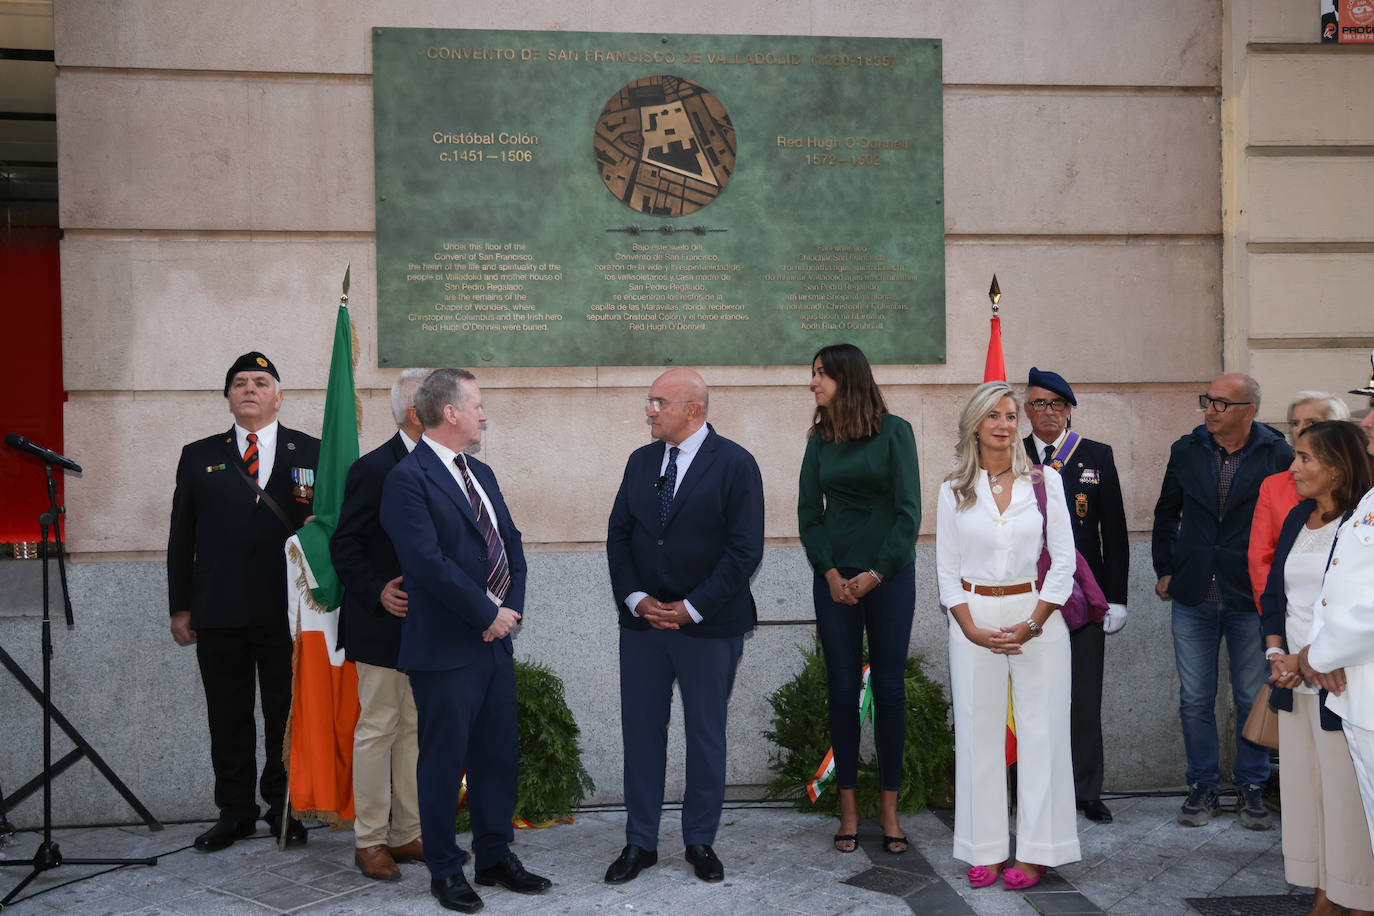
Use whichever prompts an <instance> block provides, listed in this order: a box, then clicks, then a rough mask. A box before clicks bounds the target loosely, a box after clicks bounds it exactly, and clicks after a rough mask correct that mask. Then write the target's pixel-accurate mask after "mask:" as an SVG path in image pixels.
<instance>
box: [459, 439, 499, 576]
mask: <svg viewBox="0 0 1374 916" xmlns="http://www.w3.org/2000/svg"><path fill="white" fill-rule="evenodd" d="M453 463H454V464H456V465H458V470H459V472H460V473H461V474H462V475H463V488H464V489H466V490H467V491H468V502H469V503H471V504H472V514H473V515H475V516H477V527H478V529H479V530H480V531H481V532H482V537H483V538H485V539H486V542H487V590H488V591H490V592H491V593H492V594H493V595H495V596H496V600H497V601H503V600H505V597H506V591H507V590H508V589H509V588H510V565H509V564H508V563H507V562H506V548H505V546H504V545H502V543H501V536H500V535H499V534H497V533H496V526H495V525H494V524H492V520H491V516H490V515H489V514H488V513H487V506H486V503H484V502H482V497H481V496H480V495H478V493H477V488H476V487H475V486H473V485H472V477H471V476H469V475H468V463H467V461H466V460H464V458H463V456H462V455H455V456H454V458H453Z"/></svg>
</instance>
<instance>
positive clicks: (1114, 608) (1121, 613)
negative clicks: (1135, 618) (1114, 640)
mask: <svg viewBox="0 0 1374 916" xmlns="http://www.w3.org/2000/svg"><path fill="white" fill-rule="evenodd" d="M1125 625H1126V605H1124V604H1108V605H1107V613H1106V614H1105V615H1104V616H1103V618H1102V629H1103V630H1105V631H1106V632H1108V633H1117V632H1120V630H1121V628H1122V627H1124V626H1125Z"/></svg>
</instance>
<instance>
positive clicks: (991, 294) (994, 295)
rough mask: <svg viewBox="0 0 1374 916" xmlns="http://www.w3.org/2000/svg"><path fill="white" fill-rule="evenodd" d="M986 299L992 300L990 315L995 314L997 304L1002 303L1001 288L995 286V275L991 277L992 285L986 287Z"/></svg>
mask: <svg viewBox="0 0 1374 916" xmlns="http://www.w3.org/2000/svg"><path fill="white" fill-rule="evenodd" d="M988 298H989V299H990V300H992V313H993V314H994V315H996V314H997V303H999V302H1001V301H1002V287H1000V286H998V285H997V274H993V275H992V285H991V286H989V287H988Z"/></svg>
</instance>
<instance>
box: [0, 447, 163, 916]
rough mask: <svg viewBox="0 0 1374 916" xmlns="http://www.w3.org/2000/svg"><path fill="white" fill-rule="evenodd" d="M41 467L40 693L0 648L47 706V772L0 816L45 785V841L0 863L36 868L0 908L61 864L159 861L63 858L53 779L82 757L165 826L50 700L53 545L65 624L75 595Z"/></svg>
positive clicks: (52, 486)
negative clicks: (61, 747)
mask: <svg viewBox="0 0 1374 916" xmlns="http://www.w3.org/2000/svg"><path fill="white" fill-rule="evenodd" d="M43 468H44V470H45V471H46V472H47V475H48V510H47V511H46V512H44V513H42V514H41V515H39V516H38V525H39V529H40V530H41V532H42V536H43V539H42V542H41V543H42V552H43V687H42V689H41V691H40V689H39V688H38V686H37V685H35V684H34V683H33V681H32V680H30V678H29V677H28V675H27V674H25V673H24V670H23V669H22V668H20V667H19V665H18V664H17V663H16V662H15V661H14V659H13V658H11V657H10V656H9V654H8V653H6V652H5V650H4V649H3V648H0V663H3V664H4V666H5V667H6V668H8V669H9V670H10V673H12V674H13V675H14V676H15V678H16V679H17V680H18V681H19V682H20V683H21V684H22V685H23V686H24V688H25V689H26V690H28V692H29V693H30V694H32V695H33V697H34V699H36V700H38V701H39V703H41V704H42V706H43V772H42V773H41V774H39V775H38V776H36V777H34V778H33V779H31V780H29V782H28V783H26V784H25V785H23V786H21V787H20V788H19V790H18V791H17V792H13V793H11V794H10V797H9V798H8V799H4V800H3V806H0V819H3V817H4V814H5V813H6V812H7V811H9V810H10V809H11V808H13V807H14V805H16V804H17V803H18V802H19V801H20V800H22V799H23V798H26V797H27V796H28V795H29V794H30V793H32V792H33V790H34V789H35V788H36V787H37V786H38V785H42V787H43V841H42V842H41V843H39V844H38V850H37V852H35V853H34V856H33V858H32V859H30V860H23V859H14V860H5V861H0V867H3V866H23V865H29V866H32V869H33V870H32V871H31V872H29V875H28V877H26V878H24V880H23V881H20V882H19V884H17V885H16V886H15V887H14V889H13V890H11V891H10V892H9V893H8V894H7V895H6V896H5V898H4V899H3V900H0V910H3V909H4V908H5V907H6V906H8V905H9V903H10V901H11V900H13V899H14V898H15V897H16V896H18V894H19V892H20V891H22V890H23V889H24V888H25V887H27V886H28V885H29V882H31V881H33V879H34V878H37V877H38V876H39V875H40V874H42V873H43V872H45V871H48V870H50V869H54V868H57V867H58V866H60V865H156V864H157V858H156V857H155V856H154V857H151V858H144V859H64V858H63V857H62V851H61V849H59V848H58V845H57V844H56V843H54V842H53V840H52V780H53V777H54V776H56V775H57V774H58V773H61V772H62V771H63V770H65V769H66V768H67V767H69V766H71V765H72V764H73V763H75V762H76V761H77V760H79V759H81V757H83V756H85V757H87V758H89V759H90V761H91V763H92V764H93V765H94V766H95V767H96V769H98V770H99V771H100V772H101V774H102V775H104V777H105V779H106V780H107V781H108V782H109V783H110V785H112V786H113V787H114V788H115V789H116V790H117V791H118V792H119V793H120V794H121V795H123V796H124V799H125V800H126V801H127V802H129V804H130V805H132V806H133V807H134V810H136V811H137V812H138V814H139V816H140V817H142V818H143V821H144V823H146V824H147V825H148V829H149V830H154V831H156V830H161V829H162V824H161V823H159V822H158V820H157V818H155V817H153V815H152V813H151V812H149V811H148V809H147V808H145V807H144V806H143V804H142V802H140V801H139V800H138V798H137V797H135V796H134V794H133V792H131V791H129V788H128V786H126V785H124V783H123V782H121V781H120V779H119V777H118V776H116V775H115V773H114V770H112V769H110V767H109V765H108V764H107V763H105V761H104V760H103V759H101V757H100V755H99V754H97V753H96V752H95V749H94V748H92V747H91V746H90V744H89V743H88V742H87V741H86V739H85V738H83V737H81V733H80V732H78V731H77V730H76V728H75V727H74V726H73V725H72V724H71V723H70V722H69V721H67V719H66V717H64V716H63V715H62V714H61V713H60V712H58V711H57V709H56V708H54V706H53V703H52V652H53V648H52V619H51V615H50V613H49V609H50V601H49V596H48V556H49V553H50V551H51V550H52V549H53V548H56V554H57V571H58V576H59V578H60V580H61V583H62V602H63V606H64V608H65V610H66V618H67V628H68V629H71V628H72V627H74V626H75V621H74V620H73V618H72V599H71V593H70V591H69V590H68V588H67V567H66V564H65V562H64V561H63V557H62V527H61V525H60V523H59V519H60V517H61V516H62V515H63V514H65V512H66V510H65V509H64V508H60V507H59V506H58V505H57V481H56V480H55V479H54V477H53V473H52V462H51V461H47V460H44V463H43ZM49 529H51V530H52V535H53V536H52V540H51V541H50V540H49V536H48V532H49ZM53 722H56V723H57V724H58V726H59V727H60V728H61V729H62V730H63V731H64V732H66V734H67V737H69V738H71V740H72V741H73V743H75V744H76V747H75V748H74V749H73V750H71V751H70V752H68V753H67V755H66V756H64V757H63V758H62V759H61V760H60V761H58V762H57V764H56V765H54V764H53V761H52V725H53Z"/></svg>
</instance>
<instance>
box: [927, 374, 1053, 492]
mask: <svg viewBox="0 0 1374 916" xmlns="http://www.w3.org/2000/svg"><path fill="white" fill-rule="evenodd" d="M1003 398H1011V400H1012V403H1013V404H1015V405H1016V415H1017V416H1018V417H1019V416H1020V415H1021V398H1020V396H1018V395H1017V393H1016V389H1015V388H1012V387H1011V386H1010V385H1008V384H1007V383H1006V382H984V383H983V384H981V385H979V386H978V387H977V388H975V389H973V394H972V395H970V396H969V399H968V403H966V404H965V405H964V409H963V411H962V412H961V413H960V414H959V443H958V444H957V445H956V446H955V447H954V470H952V471H950V472H949V476H948V477H946V478H945V480H948V481H950V482H951V483H952V484H953V485H954V500H955V507H956V508H958V509H959V511H961V512H962V511H963V510H964V509H967V508H969V507H970V506H972V505H973V504H974V503H976V502H977V501H978V495H977V493H976V492H975V486H976V485H977V483H978V475H979V474H980V473H981V472H982V470H983V468H982V465H981V464H980V462H979V460H978V425H979V424H980V423H982V422H983V420H984V419H985V418H986V417H987V415H988V414H989V413H991V412H992V410H993V408H994V407H996V406H997V405H998V403H1000V402H1001V400H1002V399H1003ZM1011 468H1012V471H1013V473H1014V474H1015V475H1016V476H1017V477H1026V478H1031V477H1032V474H1033V472H1034V468H1033V467H1032V465H1031V462H1030V458H1028V457H1027V456H1026V448H1025V446H1024V445H1023V444H1022V443H1021V436H1020V435H1019V434H1017V435H1013V436H1012V440H1011Z"/></svg>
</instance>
